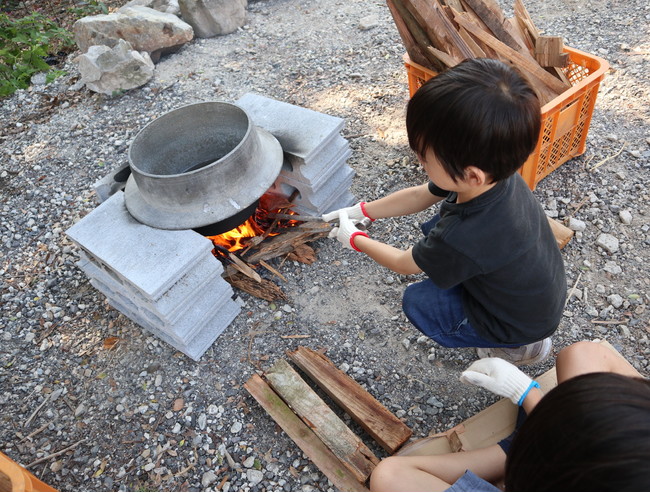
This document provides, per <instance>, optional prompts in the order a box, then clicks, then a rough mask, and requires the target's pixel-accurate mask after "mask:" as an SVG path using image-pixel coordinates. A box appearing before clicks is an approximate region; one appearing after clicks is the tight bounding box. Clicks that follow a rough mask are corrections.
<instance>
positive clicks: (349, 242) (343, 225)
mask: <svg viewBox="0 0 650 493" xmlns="http://www.w3.org/2000/svg"><path fill="white" fill-rule="evenodd" d="M336 212H337V213H338V214H339V225H338V227H336V228H332V231H330V232H329V234H328V235H327V236H328V238H336V239H337V240H339V241H340V242H341V244H342V245H343V246H344V247H346V248H350V249H352V250H356V251H357V252H360V251H361V250H359V249H358V248H357V247H356V246H355V245H354V238H355V237H356V236H365V237H366V238H368V233H366V232H365V231H361V230H359V229H357V228H356V227H355V225H354V223H353V222H352V221H351V220H350V218H349V217H348V214H347V212H346V211H345V209H341V210H339V211H336ZM332 214H333V213H332Z"/></svg>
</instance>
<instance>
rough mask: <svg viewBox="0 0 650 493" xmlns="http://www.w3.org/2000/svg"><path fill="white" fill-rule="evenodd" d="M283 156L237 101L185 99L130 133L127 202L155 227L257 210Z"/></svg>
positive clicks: (185, 225)
mask: <svg viewBox="0 0 650 493" xmlns="http://www.w3.org/2000/svg"><path fill="white" fill-rule="evenodd" d="M282 159H283V153H282V146H281V145H280V143H279V142H278V141H277V140H276V139H275V137H273V135H271V134H270V133H268V132H267V131H266V130H264V129H261V128H259V127H256V126H255V125H254V124H253V123H252V121H251V119H250V117H249V116H248V114H247V113H246V111H244V110H243V109H242V108H240V107H239V106H236V105H234V104H230V103H224V102H218V101H215V102H205V103H196V104H190V105H187V106H183V107H181V108H177V109H175V110H172V111H170V112H168V113H165V114H164V115H162V116H161V117H160V118H157V119H156V120H154V121H152V122H151V123H149V124H148V125H147V126H145V127H144V128H143V129H142V130H141V131H140V132H139V133H138V134H137V135H136V136H135V138H134V139H133V142H132V143H131V146H130V148H129V164H130V166H131V176H130V177H129V180H128V181H127V184H126V188H125V200H126V207H127V209H128V210H129V212H130V213H131V215H132V216H133V217H135V218H136V219H137V220H138V221H140V222H142V223H144V224H147V225H149V226H153V227H155V228H161V229H195V228H200V227H203V226H207V225H212V224H214V223H218V222H221V221H224V220H227V219H228V218H230V217H232V216H235V215H238V214H239V215H241V214H242V213H244V214H245V213H246V210H247V209H249V210H250V209H251V208H252V209H253V210H254V206H255V204H256V203H257V201H258V199H259V198H260V197H261V196H262V195H264V193H265V192H266V191H267V190H268V189H269V188H270V187H271V185H272V184H273V182H274V181H275V179H276V178H277V176H278V174H279V173H280V168H281V167H282ZM249 215H250V214H248V215H247V216H246V217H244V218H243V219H242V220H241V221H240V222H239V223H238V224H241V223H242V222H244V221H245V220H246V219H247V218H248V217H249Z"/></svg>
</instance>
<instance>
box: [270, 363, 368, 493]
mask: <svg viewBox="0 0 650 493" xmlns="http://www.w3.org/2000/svg"><path fill="white" fill-rule="evenodd" d="M264 376H265V377H266V379H267V380H268V382H269V383H270V384H271V387H272V388H273V390H274V391H275V392H277V393H278V395H279V396H281V397H282V399H283V400H284V401H285V402H286V403H287V404H288V405H289V406H291V409H293V410H294V412H295V413H296V414H297V415H298V416H299V417H300V418H301V419H302V420H303V421H304V422H305V424H306V425H307V426H309V427H310V428H311V429H312V430H313V431H314V433H316V435H317V436H318V438H320V439H321V440H322V442H323V443H324V444H325V445H327V447H328V448H329V449H330V450H331V451H332V452H333V453H334V454H335V455H336V456H337V457H338V458H339V459H340V460H341V462H343V463H344V464H345V465H346V466H347V468H348V469H350V471H351V472H352V474H353V475H354V477H355V478H356V479H357V480H358V481H361V482H364V481H366V480H367V479H368V478H369V477H370V473H371V472H372V470H373V469H374V468H375V465H376V464H378V463H379V459H377V457H375V455H374V454H373V453H372V452H371V451H370V449H369V448H368V447H367V446H366V445H365V444H364V443H363V442H362V441H361V439H360V438H359V437H358V436H356V435H355V434H354V433H353V432H352V430H350V428H348V427H347V426H346V425H345V423H344V422H343V421H342V420H341V418H339V417H338V416H337V415H336V414H335V413H334V411H332V410H331V409H330V408H329V406H328V405H327V404H325V402H324V401H323V400H322V399H321V398H320V397H319V396H318V394H316V392H314V391H313V390H312V388H311V387H310V386H309V385H307V383H306V382H305V381H304V380H303V379H302V378H301V377H300V375H298V373H297V372H296V370H294V369H293V368H292V367H291V366H290V365H289V363H287V361H285V360H283V359H281V360H278V361H277V362H276V363H275V365H273V367H272V368H271V369H269V370H268V371H267V372H265V373H264Z"/></svg>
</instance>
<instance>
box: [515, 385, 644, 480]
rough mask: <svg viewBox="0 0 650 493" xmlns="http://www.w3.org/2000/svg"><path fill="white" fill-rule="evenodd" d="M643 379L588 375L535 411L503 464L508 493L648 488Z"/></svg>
mask: <svg viewBox="0 0 650 493" xmlns="http://www.w3.org/2000/svg"><path fill="white" fill-rule="evenodd" d="M648 470H650V381H648V380H643V379H641V378H632V377H626V376H622V375H618V374H614V373H589V374H586V375H581V376H578V377H575V378H572V379H571V380H567V381H566V382H564V383H562V384H560V385H559V386H557V387H556V388H554V389H553V390H551V391H550V392H549V393H548V394H547V395H546V396H545V397H544V398H543V399H542V400H541V401H540V402H539V404H537V406H535V409H533V411H532V412H531V414H530V416H529V417H528V418H527V419H526V421H525V422H524V423H523V425H522V427H521V429H520V430H519V432H518V433H517V436H516V437H515V439H514V441H513V443H512V447H511V448H510V452H509V454H508V459H507V461H506V476H505V485H506V490H508V491H650V474H648Z"/></svg>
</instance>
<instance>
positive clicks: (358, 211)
mask: <svg viewBox="0 0 650 493" xmlns="http://www.w3.org/2000/svg"><path fill="white" fill-rule="evenodd" d="M364 206H365V202H359V203H358V204H356V205H353V206H351V207H344V208H343V209H337V210H335V211H332V212H328V213H327V214H323V221H325V222H326V223H329V222H332V221H336V220H338V219H339V218H340V215H341V212H345V213H346V214H347V215H348V218H350V220H351V221H352V222H353V223H355V224H356V223H358V222H359V221H361V220H362V219H364V218H366V217H367V218H368V219H370V220H371V221H374V219H373V218H371V217H370V216H368V215H366V213H365V207H364Z"/></svg>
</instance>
